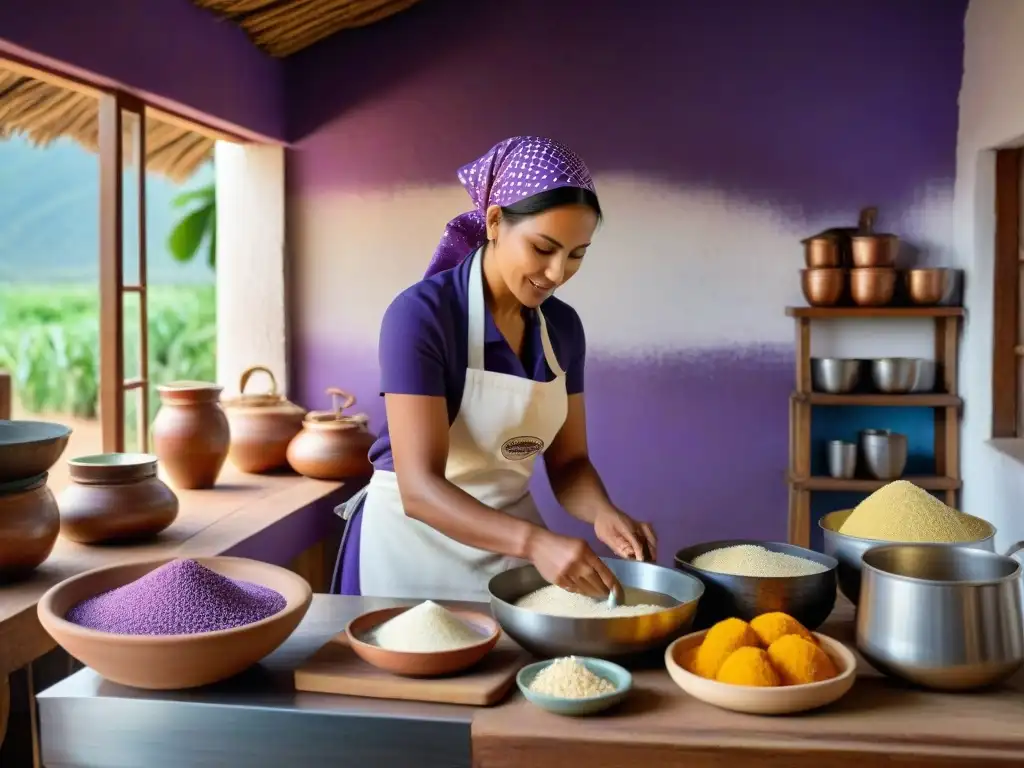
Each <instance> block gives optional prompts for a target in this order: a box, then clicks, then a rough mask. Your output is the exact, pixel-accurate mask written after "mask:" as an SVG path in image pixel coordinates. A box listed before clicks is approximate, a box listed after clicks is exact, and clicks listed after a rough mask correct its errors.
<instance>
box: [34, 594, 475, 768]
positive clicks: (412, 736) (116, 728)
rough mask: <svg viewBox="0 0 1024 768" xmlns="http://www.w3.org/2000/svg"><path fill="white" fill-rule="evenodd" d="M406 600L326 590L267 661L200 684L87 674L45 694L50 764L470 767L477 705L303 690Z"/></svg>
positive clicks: (111, 767)
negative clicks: (345, 641)
mask: <svg viewBox="0 0 1024 768" xmlns="http://www.w3.org/2000/svg"><path fill="white" fill-rule="evenodd" d="M400 604H402V603H401V602H399V601H393V600H379V599H366V598H354V597H339V596H334V595H316V596H314V598H313V604H312V606H311V607H310V609H309V613H308V614H307V615H306V617H305V619H304V620H303V622H302V624H300V625H299V628H298V629H297V630H296V632H295V634H293V635H292V637H291V638H289V640H288V641H287V642H286V643H285V644H284V645H283V646H281V648H279V649H278V650H277V651H276V652H275V653H274V654H273V655H271V656H269V657H268V658H267V659H265V660H264V661H263V663H262V664H260V665H259V666H258V667H256V668H254V669H252V670H250V671H249V672H247V673H245V674H243V675H241V676H239V677H237V678H234V679H232V680H230V681H228V682H226V683H223V684H219V685H216V686H211V687H208V688H202V689H198V690H194V691H180V692H157V691H142V690H137V689H134V688H127V687H124V686H120V685H115V684H113V683H110V682H107V681H106V680H104V679H103V678H101V677H100V676H99V675H97V674H96V673H95V672H93V671H92V670H91V669H83V670H81V671H79V672H76V673H75V674H74V675H72V676H71V677H69V678H67V679H66V680H64V681H62V682H60V683H58V684H57V685H54V686H53V687H51V688H49V689H47V690H46V691H44V692H43V693H41V694H39V696H38V702H39V717H40V729H41V734H42V753H43V755H42V756H43V764H44V765H46V766H47V768H64V767H65V766H68V767H70V766H74V768H207V766H209V767H210V768H212V767H213V766H216V767H217V768H232V766H245V768H293V767H294V768H300V767H303V766H331V767H332V768H346V767H347V766H353V767H355V766H359V768H367V767H368V766H369V767H372V768H391V767H392V766H394V767H395V768H407V767H408V768H412V766H417V767H423V768H459V767H462V766H465V768H469V766H470V722H471V719H472V716H473V712H474V708H472V707H460V706H449V705H439V704H425V703H423V704H421V703H415V702H403V701H385V700H374V699H357V698H350V697H343V696H327V695H321V694H311V693H296V692H295V690H294V687H293V684H292V675H291V671H292V670H293V669H294V668H295V667H296V666H297V665H298V664H299V663H301V662H302V661H303V660H305V659H306V658H307V657H309V656H310V655H311V654H312V653H313V652H314V651H316V650H317V649H318V648H319V647H320V646H321V645H323V644H324V643H325V642H326V641H327V640H328V639H329V638H330V637H331V636H332V635H334V634H336V633H337V632H340V631H342V630H343V629H344V628H345V624H346V623H347V622H348V621H349V620H350V619H352V618H354V617H355V616H357V615H359V614H360V613H363V612H365V611H368V610H372V609H375V608H386V607H389V606H391V605H400ZM484 610H488V609H487V608H486V607H484Z"/></svg>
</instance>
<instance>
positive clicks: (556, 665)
mask: <svg viewBox="0 0 1024 768" xmlns="http://www.w3.org/2000/svg"><path fill="white" fill-rule="evenodd" d="M529 688H530V690H531V691H533V692H534V693H540V694H543V695H545V696H557V697H558V698H560V699H590V698H593V697H594V696H602V695H604V694H606V693H612V692H614V691H615V686H614V685H612V683H611V682H610V681H608V680H605V679H604V678H603V677H601V676H600V675H595V674H594V673H593V672H591V671H590V670H589V669H587V667H586V665H585V664H584V663H583V662H582V661H580V660H579V659H577V658H576V657H575V656H567V657H565V658H561V659H555V660H554V661H553V662H551V664H549V665H548V666H546V667H544V669H542V670H541V671H540V672H538V673H537V676H536V677H535V678H533V682H532V683H530V685H529Z"/></svg>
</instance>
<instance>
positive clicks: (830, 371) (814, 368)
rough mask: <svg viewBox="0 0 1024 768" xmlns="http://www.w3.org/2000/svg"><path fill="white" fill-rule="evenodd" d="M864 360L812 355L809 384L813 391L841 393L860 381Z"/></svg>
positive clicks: (831, 393) (848, 390) (852, 387)
mask: <svg viewBox="0 0 1024 768" xmlns="http://www.w3.org/2000/svg"><path fill="white" fill-rule="evenodd" d="M863 368H864V361H863V360H857V359H854V358H843V357H812V358H811V384H812V386H813V387H814V391H815V392H828V393H829V394H830V395H843V394H846V393H847V392H851V391H853V389H854V387H856V386H857V384H859V383H860V377H861V371H862V370H863Z"/></svg>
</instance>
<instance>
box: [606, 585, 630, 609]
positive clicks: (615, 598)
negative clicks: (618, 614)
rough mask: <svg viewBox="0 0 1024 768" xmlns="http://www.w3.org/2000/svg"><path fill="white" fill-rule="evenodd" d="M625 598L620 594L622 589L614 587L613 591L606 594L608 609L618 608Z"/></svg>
mask: <svg viewBox="0 0 1024 768" xmlns="http://www.w3.org/2000/svg"><path fill="white" fill-rule="evenodd" d="M625 600H626V596H625V595H624V594H622V587H621V586H620V587H616V588H615V589H613V590H611V591H609V592H608V609H609V610H613V609H615V608H618V607H619V606H620V605H622V603H623V602H625Z"/></svg>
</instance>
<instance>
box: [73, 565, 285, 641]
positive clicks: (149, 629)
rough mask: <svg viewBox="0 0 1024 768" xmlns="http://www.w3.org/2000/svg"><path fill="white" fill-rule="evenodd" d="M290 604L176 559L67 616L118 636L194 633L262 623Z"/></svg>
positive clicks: (266, 591)
mask: <svg viewBox="0 0 1024 768" xmlns="http://www.w3.org/2000/svg"><path fill="white" fill-rule="evenodd" d="M286 603H287V601H286V600H285V598H284V596H283V595H281V594H280V593H279V592H276V591H275V590H273V589H268V588H267V587H262V586H260V585H259V584H251V583H249V582H247V581H235V580H233V579H229V578H227V577H226V576H221V575H220V574H219V573H215V572H214V571H211V570H210V569H209V568H206V567H204V566H202V565H200V564H199V563H197V562H196V561H195V560H173V561H171V562H169V563H167V564H165V565H162V566H160V567H159V568H157V569H156V570H153V571H150V572H149V573H147V574H146V575H145V576H143V577H142V578H140V579H136V580H135V581H133V582H131V583H130V584H125V585H124V586H122V587H117V588H116V589H111V590H109V591H107V592H101V593H100V594H98V595H96V596H95V597H90V598H88V599H87V600H83V601H82V602H80V603H78V604H77V605H75V606H73V607H72V608H71V610H69V611H68V613H67V616H66V617H65V618H66V619H67V620H68V621H70V622H71V623H72V624H77V625H79V626H81V627H87V628H89V629H95V630H99V631H100V632H110V633H112V634H115V635H195V634H199V633H202V632H216V631H218V630H222V629H232V628H234V627H242V626H245V625H247V624H252V623H254V622H257V621H262V620H263V619H265V618H267V617H268V616H273V615H274V614H275V613H277V612H278V611H280V610H282V609H283V608H284V607H285V604H286Z"/></svg>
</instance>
